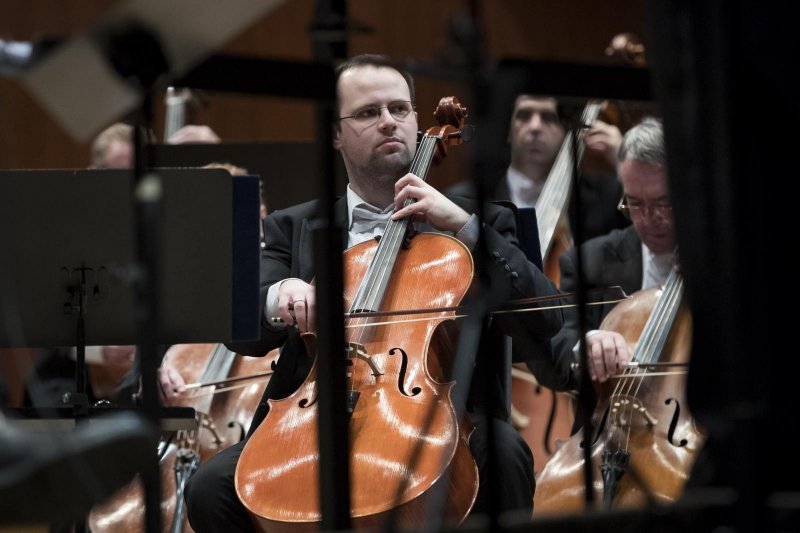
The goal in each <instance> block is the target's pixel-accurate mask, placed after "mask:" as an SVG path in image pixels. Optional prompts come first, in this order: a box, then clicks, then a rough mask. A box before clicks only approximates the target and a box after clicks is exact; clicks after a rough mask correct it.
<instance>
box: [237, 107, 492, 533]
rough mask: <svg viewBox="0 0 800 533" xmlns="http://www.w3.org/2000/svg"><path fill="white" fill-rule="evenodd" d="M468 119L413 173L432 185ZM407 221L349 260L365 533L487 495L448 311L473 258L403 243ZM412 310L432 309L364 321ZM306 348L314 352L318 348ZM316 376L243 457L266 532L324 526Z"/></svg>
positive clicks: (355, 499)
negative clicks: (481, 490)
mask: <svg viewBox="0 0 800 533" xmlns="http://www.w3.org/2000/svg"><path fill="white" fill-rule="evenodd" d="M464 117H465V110H464V109H463V108H461V107H460V105H459V104H458V101H457V100H456V99H454V98H449V99H444V100H443V101H442V102H441V103H440V106H439V108H438V109H437V119H439V123H440V127H436V128H431V129H429V130H428V132H427V133H426V134H425V135H424V136H423V138H422V140H421V141H420V144H419V147H418V149H417V152H416V155H415V158H414V161H413V162H412V165H411V172H412V173H413V174H415V175H417V176H419V177H420V178H423V179H424V177H425V176H426V175H427V171H428V168H429V167H430V165H431V163H432V162H433V160H434V157H435V156H436V155H437V154H440V155H441V154H442V152H443V150H444V149H445V147H446V145H447V144H448V143H455V144H457V143H458V142H459V141H460V131H459V127H460V126H461V123H462V122H463V119H464ZM457 126H458V127H457ZM407 225H408V220H401V221H390V222H389V223H388V225H387V226H386V229H385V232H384V235H383V237H382V238H381V240H380V243H379V244H377V245H376V243H375V241H367V242H365V243H362V244H359V245H356V246H354V247H352V248H350V249H349V250H347V251H346V252H345V256H344V260H345V265H346V268H345V272H346V274H345V301H346V304H347V306H348V308H349V309H350V315H351V318H350V319H349V323H348V328H347V340H348V349H347V350H346V353H345V354H344V355H346V357H347V358H348V360H349V363H350V366H349V368H350V371H349V374H348V383H349V387H350V395H349V397H350V398H351V399H352V400H353V401H352V414H351V416H350V420H349V437H350V450H351V451H350V461H349V464H350V479H351V482H352V489H351V502H352V503H351V510H350V512H351V516H352V522H353V525H354V526H355V527H378V526H381V525H383V522H384V520H386V519H387V517H389V516H390V515H393V516H394V518H395V519H396V520H397V522H396V525H397V526H399V527H413V526H419V525H421V524H422V523H423V521H424V520H425V518H426V513H428V512H430V508H429V507H430V506H431V505H432V503H431V501H430V499H431V495H432V494H433V491H435V490H436V489H437V488H443V489H445V491H446V494H447V497H446V502H445V511H444V513H445V516H446V518H447V520H449V521H452V522H455V523H457V522H459V521H461V520H463V518H464V517H465V516H466V515H467V514H468V512H469V511H470V509H471V507H472V505H473V502H474V500H475V497H476V494H477V489H478V478H477V475H478V473H477V467H476V465H475V461H474V459H473V457H472V455H471V452H470V450H469V447H468V445H467V436H468V434H469V431H470V428H469V426H468V425H467V420H466V417H461V416H458V415H457V413H456V411H455V408H454V406H453V405H452V402H451V400H450V391H451V389H452V387H453V383H452V382H449V377H448V375H449V370H450V369H449V366H450V363H451V358H452V355H453V348H454V339H453V337H452V334H453V331H451V327H450V326H451V325H452V323H453V320H452V318H453V313H452V312H451V311H439V309H440V308H442V307H448V306H451V305H453V304H457V303H458V302H459V301H460V299H461V298H462V297H463V295H464V294H465V293H466V291H467V290H468V288H469V287H470V285H471V283H472V279H473V263H472V257H471V254H470V253H469V251H468V250H467V249H466V247H465V246H464V245H463V244H462V243H461V242H460V241H458V240H456V239H454V238H452V237H448V236H444V235H439V234H424V233H423V234H418V235H415V236H414V237H413V239H411V240H410V244H409V245H408V247H404V246H403V244H404V241H406V229H407ZM403 309H431V312H430V316H429V317H427V318H428V320H424V321H417V320H411V319H415V318H418V317H419V315H412V316H408V317H405V316H403V315H400V316H392V317H391V321H387V320H385V319H377V320H376V319H374V318H369V319H367V318H361V319H359V318H358V312H359V311H366V310H372V311H376V310H381V311H391V310H403ZM405 318H408V320H404V319H405ZM378 321H381V322H382V324H381V325H380V326H375V325H374V324H375V322H378ZM387 322H390V323H387ZM305 340H306V341H307V343H309V344H311V345H310V346H309V353H312V354H313V353H314V350H313V341H311V339H310V337H309V336H306V337H305ZM317 380H318V376H317V373H316V365H314V366H313V367H312V369H311V371H310V373H309V375H308V376H307V377H306V380H305V381H304V382H303V384H302V385H301V386H300V387H299V389H298V390H297V391H296V392H295V393H293V394H292V395H290V396H288V397H287V398H284V399H281V400H270V410H269V413H268V415H267V416H266V418H265V419H264V421H263V422H262V423H261V425H260V426H259V427H258V428H257V429H256V431H255V432H254V433H253V434H252V435H251V437H250V438H249V440H248V442H247V445H246V446H245V447H244V450H243V451H242V454H241V456H240V458H239V462H238V464H237V468H236V475H235V482H236V491H237V494H238V495H239V498H240V500H241V501H242V503H243V504H244V506H245V507H246V508H247V509H248V511H249V512H250V514H251V516H252V517H253V519H254V521H255V523H256V524H257V525H258V527H259V528H260V529H262V530H264V531H278V530H297V529H315V528H318V527H319V521H320V520H321V515H320V494H319V491H318V481H319V464H318V462H319V450H318V434H317V420H316V417H317Z"/></svg>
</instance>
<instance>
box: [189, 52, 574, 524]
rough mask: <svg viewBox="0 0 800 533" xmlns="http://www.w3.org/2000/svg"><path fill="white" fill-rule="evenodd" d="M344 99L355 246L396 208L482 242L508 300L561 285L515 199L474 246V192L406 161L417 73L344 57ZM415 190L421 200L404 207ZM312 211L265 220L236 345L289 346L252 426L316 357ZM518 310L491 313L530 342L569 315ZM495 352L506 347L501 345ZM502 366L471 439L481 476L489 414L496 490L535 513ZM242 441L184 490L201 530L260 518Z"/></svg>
mask: <svg viewBox="0 0 800 533" xmlns="http://www.w3.org/2000/svg"><path fill="white" fill-rule="evenodd" d="M337 99H338V102H337V103H338V115H339V118H338V119H337V120H336V122H335V124H334V127H335V133H334V147H335V148H336V149H337V150H338V151H339V152H340V153H341V154H342V158H343V160H344V163H345V167H346V169H347V173H348V178H349V185H348V187H347V195H346V197H345V198H341V199H340V200H339V201H338V202H337V208H338V210H337V213H341V214H342V221H341V222H342V223H344V224H347V227H348V246H353V245H355V244H358V243H360V242H363V241H367V240H369V239H372V238H374V237H375V236H377V235H381V234H382V231H383V227H384V226H385V224H386V221H387V220H388V218H390V217H391V219H392V220H399V219H402V218H404V217H412V218H413V219H414V220H418V221H424V222H425V223H426V224H427V225H429V226H432V227H433V228H434V229H435V230H437V231H439V232H442V233H446V234H450V235H453V236H455V238H457V239H458V240H460V241H461V242H462V243H464V244H465V245H466V247H467V248H468V249H469V250H470V251H472V252H473V253H484V254H486V255H487V256H486V257H485V258H482V259H484V260H483V261H479V263H482V264H484V265H485V268H486V269H487V270H488V271H489V272H488V274H489V276H488V277H489V278H490V279H491V280H493V281H492V283H493V286H492V288H491V289H492V291H502V292H501V294H502V295H503V296H504V297H505V299H506V300H513V299H518V298H526V297H532V296H540V295H548V294H554V293H555V292H556V289H555V287H554V286H553V285H552V283H551V282H550V281H549V280H548V279H547V278H546V277H545V276H544V274H542V272H541V271H540V270H538V269H537V268H536V267H535V266H534V265H533V264H531V263H530V262H528V261H527V260H526V258H525V255H524V254H523V252H522V251H521V250H520V249H519V248H518V247H517V242H516V237H515V222H514V216H513V213H512V212H511V211H510V210H508V209H506V208H502V207H499V206H494V205H491V206H487V207H486V209H485V217H484V222H483V225H484V232H485V233H484V235H485V238H486V242H487V244H488V247H487V250H489V252H488V253H487V252H485V251H482V250H477V249H476V247H475V244H476V241H477V238H478V234H479V231H480V221H479V220H478V219H477V217H476V215H474V214H472V207H471V202H470V201H469V200H466V199H463V198H457V197H454V198H448V197H446V196H444V195H443V194H441V193H440V192H438V191H437V190H436V189H434V188H433V187H431V186H430V185H428V184H427V183H425V182H424V181H423V180H421V179H420V178H419V177H417V176H415V175H413V174H409V173H408V171H409V167H410V163H411V161H412V158H413V156H414V154H415V151H416V140H417V129H418V124H417V115H416V112H415V111H414V90H413V81H412V79H411V77H410V75H408V74H407V73H405V72H401V71H400V70H399V69H397V68H396V67H394V66H393V65H392V63H391V62H389V60H388V59H387V58H385V57H383V56H375V55H361V56H356V57H354V58H352V59H350V60H349V61H347V62H345V63H343V64H342V65H341V66H340V67H338V69H337ZM407 198H413V199H415V200H416V202H414V203H412V204H410V205H407V206H406V207H402V208H401V206H402V205H403V202H404V201H405V200H406V199H407ZM393 209H397V210H396V211H393ZM316 211H317V202H309V203H306V204H301V205H298V206H294V207H291V208H288V209H286V210H279V211H275V212H273V213H272V214H270V216H269V217H268V218H267V219H266V221H265V239H266V247H265V248H264V250H263V253H262V267H261V272H262V275H261V293H262V301H263V302H264V313H263V316H262V317H261V322H262V330H261V339H260V341H259V342H257V343H252V344H248V345H241V344H237V345H236V346H231V347H230V348H231V349H232V350H234V351H235V352H236V353H240V354H244V355H263V354H266V353H267V352H268V351H269V350H270V349H272V348H275V347H277V346H280V345H283V350H282V353H281V357H280V359H279V362H278V365H277V368H276V369H275V373H274V375H273V377H272V379H271V380H270V382H269V385H268V387H267V390H266V391H265V395H264V401H263V402H262V403H261V404H260V406H259V408H258V409H257V411H256V413H255V416H254V420H253V424H252V425H251V428H255V427H257V426H258V425H259V424H260V423H261V422H262V421H263V420H264V418H265V417H266V416H267V410H268V408H267V404H266V400H267V399H275V398H283V397H286V396H288V395H289V394H291V393H292V392H293V391H295V389H297V388H298V386H299V385H300V384H301V383H302V382H303V380H304V378H305V377H306V375H307V374H308V372H309V370H310V368H311V364H312V362H313V361H312V358H311V357H309V355H308V354H307V353H306V351H305V347H304V344H303V342H302V341H301V339H300V334H301V333H302V332H307V331H315V323H316V306H315V290H314V286H313V285H311V284H310V282H311V281H312V279H313V276H314V268H313V264H312V258H311V238H310V236H309V235H308V234H307V231H308V224H307V220H308V219H310V218H313V217H314V216H315V214H316ZM345 217H346V218H345ZM369 218H373V219H374V218H378V219H382V220H379V221H378V223H377V224H376V223H374V221H372V222H371V221H369V220H367V219H369ZM495 285H496V286H495ZM519 316H523V315H518V317H519ZM273 317H279V318H280V319H281V320H282V323H280V322H276V321H275V320H272V318H273ZM518 317H515V318H509V317H508V316H506V317H505V318H497V319H494V320H493V327H495V326H497V327H502V328H503V329H504V333H506V334H509V335H514V336H518V335H523V336H526V338H528V339H529V341H531V342H546V341H547V340H548V339H549V338H550V337H551V336H552V335H553V334H555V332H557V331H558V329H559V328H560V327H561V324H562V316H561V312H560V311H559V310H549V311H542V312H536V313H527V314H525V315H524V317H523V318H518ZM287 324H288V325H289V326H288V327H287ZM496 353H497V354H498V355H499V354H500V353H501V351H500V349H499V347H498V350H497V352H496ZM491 355H495V354H494V353H492V354H487V353H482V354H480V356H479V357H478V360H477V361H476V367H477V368H476V372H480V371H481V368H482V363H481V359H482V358H485V357H486V356H491ZM508 372H509V369H508V368H505V369H503V373H508ZM505 377H506V376H505V375H497V376H494V378H496V379H492V383H493V385H494V387H493V389H494V390H493V392H492V393H491V394H492V395H493V396H496V401H494V402H493V403H492V405H495V406H496V409H495V411H494V412H492V413H490V414H489V415H488V416H487V415H486V414H484V413H483V412H482V407H483V406H484V405H486V404H487V403H489V402H487V400H486V398H485V395H481V394H476V393H475V392H476V391H474V390H472V391H470V398H469V400H468V405H467V409H468V411H469V413H470V416H471V420H472V423H473V424H474V425H475V427H476V431H474V432H473V434H472V436H471V437H470V442H469V445H470V448H471V451H472V454H473V456H474V457H475V459H476V462H477V464H478V468H479V472H480V477H481V479H483V477H484V475H485V474H486V471H485V467H486V466H487V464H488V462H489V461H488V458H487V443H486V442H484V441H483V440H482V437H483V432H482V431H481V426H482V425H483V424H485V422H484V421H485V420H487V419H490V420H492V422H493V427H494V431H495V434H496V436H497V441H496V442H497V444H496V446H497V451H498V453H497V461H495V462H494V463H493V464H496V465H497V468H498V469H499V472H496V474H497V479H499V480H502V482H501V484H500V487H497V488H496V489H497V492H499V493H497V494H494V495H492V496H498V497H499V500H500V505H501V510H502V511H511V510H514V511H520V512H522V513H524V514H525V515H527V516H528V517H529V516H530V513H531V510H532V496H533V489H534V478H533V465H532V457H531V453H530V450H529V448H528V446H527V445H526V444H525V442H524V440H523V439H522V438H521V437H520V436H519V434H518V433H517V432H516V431H515V430H514V429H513V428H512V427H511V425H510V424H509V423H508V412H507V409H506V403H505V397H506V396H505V391H504V390H503V387H504V386H505V382H506V380H505ZM252 431H253V429H251V432H252ZM251 434H252V433H251ZM245 444H246V442H243V443H240V444H239V445H236V446H233V447H231V448H228V449H226V450H225V451H223V452H221V453H219V454H217V455H216V456H215V457H214V458H212V459H211V460H210V461H208V462H207V463H205V464H203V465H202V466H201V468H200V469H199V470H198V472H197V473H196V474H195V475H194V477H193V478H192V479H191V481H190V484H189V487H188V490H187V494H186V499H187V504H188V511H189V519H190V523H191V525H192V527H193V528H194V529H195V530H196V531H199V532H202V531H222V530H225V531H233V530H236V531H250V530H252V529H253V524H252V522H251V519H250V516H249V515H248V513H247V511H246V509H245V508H244V507H243V506H242V504H241V503H240V502H239V500H238V498H237V495H236V492H235V487H234V475H233V474H234V470H235V467H236V464H237V461H238V458H239V456H240V454H241V452H242V449H243V447H244V445H245ZM481 487H482V488H483V485H481ZM487 488H488V487H487ZM488 492H489V491H488V490H479V491H478V496H477V499H476V502H475V505H474V507H473V512H483V511H485V510H486V505H487V501H488V497H489V496H490V495H489V494H487V493H488Z"/></svg>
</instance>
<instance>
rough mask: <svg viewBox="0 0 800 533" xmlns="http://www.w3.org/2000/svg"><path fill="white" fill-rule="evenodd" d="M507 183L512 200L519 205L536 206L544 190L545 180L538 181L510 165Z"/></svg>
mask: <svg viewBox="0 0 800 533" xmlns="http://www.w3.org/2000/svg"><path fill="white" fill-rule="evenodd" d="M506 183H508V192H509V194H510V196H511V202H512V203H513V204H514V205H516V206H517V207H536V201H537V200H538V199H539V194H540V193H541V192H542V187H544V182H541V183H539V182H536V181H534V180H532V179H530V178H529V177H528V176H526V175H525V174H523V173H522V172H520V171H519V170H517V169H515V168H514V167H511V166H509V167H508V171H507V172H506Z"/></svg>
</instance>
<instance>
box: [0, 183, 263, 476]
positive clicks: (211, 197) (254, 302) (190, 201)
mask: <svg viewBox="0 0 800 533" xmlns="http://www.w3.org/2000/svg"><path fill="white" fill-rule="evenodd" d="M152 173H154V174H156V175H157V176H159V178H160V197H159V205H160V208H161V210H162V212H161V214H160V218H161V226H160V239H159V241H158V242H159V243H160V245H161V246H160V247H159V249H157V250H155V252H156V253H155V256H156V258H157V259H158V261H157V263H156V264H157V265H158V266H157V269H158V276H157V278H158V279H160V280H161V281H162V283H161V284H160V286H159V287H156V288H155V289H154V298H155V299H156V302H157V305H158V309H159V311H160V312H159V314H158V318H159V319H158V323H157V324H156V325H155V331H156V332H157V337H156V339H155V341H156V342H158V343H163V344H174V343H184V342H228V341H233V340H252V339H254V338H257V337H258V334H259V318H258V317H259V308H260V306H259V297H258V272H259V266H258V263H259V251H260V244H259V234H258V224H259V201H258V177H257V176H236V177H231V175H230V174H229V173H228V172H227V171H225V170H221V169H196V168H170V169H166V168H162V169H153V170H152V171H151V174H152ZM135 183H136V180H135V173H134V171H133V170H22V171H0V198H2V199H5V200H6V202H4V205H3V207H2V208H0V249H2V250H3V255H2V259H1V260H0V311H2V313H3V316H4V320H3V321H2V324H3V327H0V346H3V347H5V346H9V347H21V346H69V345H77V346H78V361H77V369H76V393H75V395H74V397H73V398H72V402H71V403H72V410H73V413H72V414H73V417H74V418H75V422H76V423H78V422H81V421H84V420H87V419H89V418H90V414H92V415H93V414H95V413H96V411H95V412H90V408H89V405H88V396H87V394H86V389H85V386H86V385H85V360H84V357H83V356H84V348H85V345H86V344H97V345H104V344H142V342H140V341H141V337H140V330H139V326H140V324H139V322H140V316H141V313H142V309H140V308H137V304H138V300H137V298H136V296H137V285H139V284H140V283H141V282H146V281H147V280H143V279H141V278H142V275H143V272H145V271H144V270H143V269H142V268H141V267H140V265H139V263H138V262H137V254H136V251H137V248H136V244H137V241H136V238H137V225H136V218H135V216H134V210H135V207H136V203H135V202H134V199H133V190H134V184H135ZM151 192H153V191H151ZM147 364H150V362H147ZM153 365H155V363H153ZM65 489H66V490H69V488H68V487H66V488H65Z"/></svg>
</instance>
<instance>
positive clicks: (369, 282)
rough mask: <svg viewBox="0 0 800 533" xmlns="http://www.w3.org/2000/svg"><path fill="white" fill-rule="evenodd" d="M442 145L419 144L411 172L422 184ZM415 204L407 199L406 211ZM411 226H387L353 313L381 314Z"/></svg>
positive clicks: (404, 222) (429, 140)
mask: <svg viewBox="0 0 800 533" xmlns="http://www.w3.org/2000/svg"><path fill="white" fill-rule="evenodd" d="M441 142H442V137H441V135H438V136H437V135H431V134H428V133H426V134H424V135H423V136H422V140H421V141H420V142H419V146H418V147H417V152H416V154H415V155H414V159H413V160H412V161H411V168H410V170H409V172H411V173H412V174H414V175H415V176H417V177H419V178H420V179H422V180H426V179H427V176H428V171H429V170H430V168H431V165H432V164H433V161H434V157H435V156H436V155H437V153H438V152H439V148H438V144H439V143H441ZM414 201H415V200H414V199H412V198H408V199H406V201H405V203H404V204H403V207H405V206H406V205H409V204H410V203H412V202H414ZM408 223H409V219H408V218H403V219H401V220H389V222H388V223H387V224H386V229H385V230H384V233H383V237H382V238H381V240H380V243H379V244H378V248H377V250H376V251H375V256H374V257H373V259H372V262H371V263H370V265H369V268H368V269H367V272H366V274H365V275H364V279H363V281H362V283H361V285H360V286H359V288H358V292H357V293H356V297H355V298H354V299H353V304H352V306H351V307H350V313H357V312H364V311H378V308H379V307H380V304H381V302H382V301H383V296H384V294H385V292H386V287H387V286H388V285H389V279H390V277H391V272H392V268H393V267H394V263H395V261H396V260H397V254H398V253H399V252H400V247H401V245H402V244H403V239H404V237H405V235H406V230H407V229H408Z"/></svg>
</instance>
